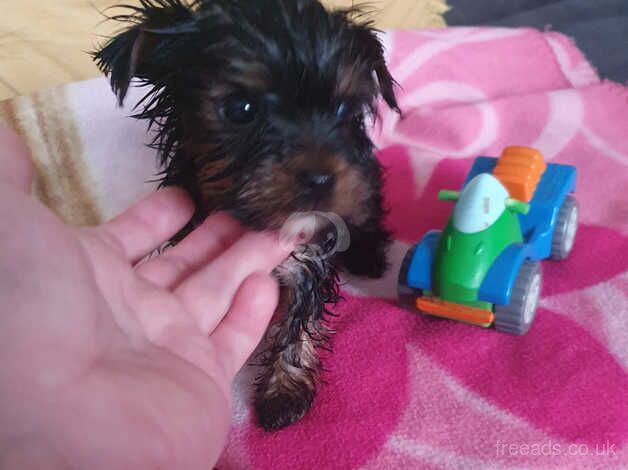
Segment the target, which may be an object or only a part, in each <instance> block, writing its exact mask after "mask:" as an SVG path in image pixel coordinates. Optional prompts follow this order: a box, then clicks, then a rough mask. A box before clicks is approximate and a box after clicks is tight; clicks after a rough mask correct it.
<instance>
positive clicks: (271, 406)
mask: <svg viewBox="0 0 628 470" xmlns="http://www.w3.org/2000/svg"><path fill="white" fill-rule="evenodd" d="M125 8H127V10H126V14H123V15H118V16H114V17H113V19H115V20H119V21H122V22H124V23H126V25H127V28H126V29H125V30H124V31H122V32H121V33H120V34H118V35H117V36H115V37H113V38H112V39H111V40H109V42H107V43H106V44H105V45H104V46H103V47H102V48H101V49H100V50H99V51H97V52H95V53H94V59H95V60H96V62H97V64H98V65H99V67H100V68H101V69H102V71H103V72H105V73H106V74H107V75H108V76H109V78H110V81H111V86H112V89H113V91H114V92H115V94H116V95H117V97H118V99H119V101H120V103H122V102H123V100H124V98H125V95H126V94H127V90H128V88H129V86H130V84H131V80H132V79H133V78H135V79H137V80H138V81H139V85H141V86H144V87H146V88H147V94H146V96H145V97H144V98H143V99H142V100H141V101H140V103H138V106H139V112H138V114H136V115H135V116H134V117H136V118H139V119H146V120H148V121H149V122H150V124H151V125H152V126H153V129H154V131H155V138H154V140H153V142H152V146H153V147H154V148H155V149H156V150H157V152H158V154H159V157H160V159H161V163H162V164H163V168H164V170H163V175H162V176H163V179H162V185H174V186H180V187H182V188H184V189H185V190H186V191H187V192H188V193H189V194H190V195H191V197H192V198H193V200H194V201H195V204H196V214H195V216H194V218H193V220H192V221H191V222H190V224H189V225H188V227H186V229H184V231H183V232H182V233H181V234H179V235H178V236H177V237H176V239H180V238H182V237H183V236H185V234H186V233H188V232H189V231H190V230H191V229H192V228H193V227H194V226H195V225H197V224H198V223H200V222H201V221H202V220H203V219H204V218H205V217H206V216H207V215H208V214H209V213H211V212H213V211H227V212H229V213H231V214H232V215H233V216H234V217H236V218H237V219H239V220H240V221H241V222H242V223H243V224H245V225H247V226H249V227H251V228H252V229H255V230H274V229H278V228H280V227H281V226H282V225H283V224H284V223H285V221H286V220H287V219H288V218H289V217H290V216H291V214H293V213H297V212H307V211H320V212H328V213H334V214H337V215H338V216H339V217H341V218H342V219H343V221H344V223H345V224H346V227H347V228H348V231H349V233H350V239H351V242H350V246H349V248H348V249H347V250H346V251H344V252H342V253H336V254H335V255H334V256H332V257H329V256H321V252H320V250H318V249H313V248H312V247H311V246H309V245H308V246H304V247H301V248H300V249H298V250H297V251H295V253H294V254H293V255H292V256H291V257H290V258H289V259H287V260H286V261H285V262H284V263H283V265H282V266H280V267H279V268H277V270H276V276H277V277H278V279H279V282H280V285H281V300H280V304H279V309H278V312H277V314H276V318H277V320H276V321H275V323H274V324H273V325H272V326H271V327H270V328H269V331H268V338H267V339H268V340H269V342H270V344H271V346H270V347H269V348H268V350H267V351H266V353H265V354H264V355H263V357H262V365H263V372H262V373H261V375H260V376H259V377H258V379H257V384H256V394H255V409H256V412H257V416H258V420H259V423H260V425H261V426H262V427H263V428H264V429H266V430H274V429H278V428H281V427H283V426H286V425H288V424H290V423H293V422H294V421H296V420H298V419H300V418H301V417H302V416H303V415H304V414H305V412H306V411H307V410H308V409H309V408H310V406H311V404H312V400H313V398H314V395H315V392H316V388H317V383H318V376H319V371H320V361H319V357H318V353H317V350H318V349H319V348H321V347H323V348H324V347H326V341H327V340H328V334H329V333H330V331H329V329H328V328H327V327H326V326H325V318H324V317H325V315H326V314H328V313H329V311H328V309H327V306H328V305H329V304H333V303H334V302H335V301H336V300H337V298H338V295H337V293H338V286H337V277H336V268H339V269H344V270H346V271H348V272H350V273H352V274H355V275H361V276H368V277H379V276H381V275H382V274H383V272H384V271H385V269H386V267H387V262H386V248H387V245H388V244H389V241H390V237H389V234H388V232H387V231H386V230H385V228H384V226H383V216H384V209H383V207H382V195H381V186H382V169H381V167H380V165H379V163H378V161H377V160H376V158H375V157H374V156H373V144H372V142H371V141H370V139H369V137H368V135H367V132H366V126H367V125H368V124H369V123H370V122H372V120H373V118H374V117H375V113H376V104H377V100H378V98H379V97H380V96H381V97H382V98H383V99H384V101H385V102H386V103H387V104H388V106H389V107H391V108H393V109H395V110H397V111H398V107H397V102H396V100H395V94H394V87H395V82H394V80H393V79H392V77H391V76H390V73H389V71H388V69H387V67H386V63H385V60H384V55H383V48H382V45H381V43H380V41H379V40H378V38H377V36H376V34H375V33H376V32H375V30H374V29H373V28H372V26H371V24H370V23H369V22H368V21H366V20H364V17H363V15H362V14H361V13H360V12H359V11H356V10H339V11H327V10H326V9H325V8H324V7H323V6H322V5H321V4H320V3H319V2H318V0H195V1H192V2H186V1H185V0H141V2H140V6H128V7H125ZM175 241H176V240H175Z"/></svg>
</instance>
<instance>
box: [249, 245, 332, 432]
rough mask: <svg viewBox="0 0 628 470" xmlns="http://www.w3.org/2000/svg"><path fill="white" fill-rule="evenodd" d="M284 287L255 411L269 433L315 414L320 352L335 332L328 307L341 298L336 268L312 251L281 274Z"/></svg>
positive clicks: (290, 262) (304, 250)
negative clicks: (327, 319)
mask: <svg viewBox="0 0 628 470" xmlns="http://www.w3.org/2000/svg"><path fill="white" fill-rule="evenodd" d="M276 275H277V277H278V278H279V281H280V283H281V285H282V290H281V300H280V303H279V309H278V312H277V314H278V315H279V316H280V320H279V321H278V322H277V323H275V324H273V325H272V326H271V328H270V329H269V331H268V338H269V339H270V343H271V345H270V348H269V349H268V350H267V351H266V352H265V354H264V355H263V358H262V367H263V372H262V373H261V374H260V376H259V377H258V379H257V384H256V396H255V409H256V412H257V417H258V420H259V423H260V425H261V426H262V427H263V428H264V429H265V430H267V431H272V430H276V429H280V428H282V427H284V426H287V425H289V424H291V423H294V422H295V421H298V420H299V419H301V417H303V415H304V414H305V413H306V412H307V411H308V410H309V408H310V407H311V405H312V401H313V399H314V395H315V394H316V388H317V383H318V378H319V371H320V360H319V357H318V352H317V348H318V347H325V343H326V342H327V340H328V335H329V334H330V333H331V330H330V329H329V328H328V327H327V326H326V325H325V322H324V315H325V314H326V313H328V311H327V310H326V304H328V303H335V302H336V301H337V298H338V288H337V280H336V274H335V271H334V270H333V267H332V265H331V262H330V261H329V260H328V259H327V258H325V257H320V256H318V254H317V253H316V251H315V250H313V249H312V248H311V247H302V248H300V249H299V251H298V252H296V253H294V254H293V255H292V257H291V258H289V259H288V260H287V261H286V262H284V263H283V264H282V266H280V267H279V268H277V270H276Z"/></svg>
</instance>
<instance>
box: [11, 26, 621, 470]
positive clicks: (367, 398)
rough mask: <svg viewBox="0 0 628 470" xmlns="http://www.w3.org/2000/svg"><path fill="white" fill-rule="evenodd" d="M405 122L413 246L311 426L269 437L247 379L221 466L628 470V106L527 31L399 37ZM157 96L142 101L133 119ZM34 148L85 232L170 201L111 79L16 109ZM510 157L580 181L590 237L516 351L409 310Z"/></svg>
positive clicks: (571, 53)
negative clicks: (147, 198) (450, 226)
mask: <svg viewBox="0 0 628 470" xmlns="http://www.w3.org/2000/svg"><path fill="white" fill-rule="evenodd" d="M383 39H384V41H385V44H386V47H387V50H388V51H389V52H388V53H389V63H390V66H391V70H392V73H393V75H394V76H395V77H396V78H397V80H398V81H399V83H400V85H401V89H400V96H399V100H400V103H401V107H402V109H403V111H404V118H403V119H399V117H397V116H396V115H395V114H393V113H390V112H388V111H387V110H385V109H382V116H381V119H380V121H379V122H378V124H377V126H376V128H375V131H374V135H373V137H374V139H375V141H376V143H377V144H378V146H379V147H380V149H381V151H380V154H379V156H380V158H381V161H382V163H383V164H384V165H385V166H386V167H387V186H386V201H387V204H388V206H389V208H390V215H389V218H388V224H389V226H390V227H391V229H392V230H393V232H394V237H395V240H396V242H395V244H394V246H393V248H392V250H391V258H392V268H391V270H390V272H389V274H388V275H387V276H386V278H385V279H383V280H380V281H368V282H366V281H362V280H356V279H346V285H345V288H344V297H345V299H346V300H345V301H344V302H341V303H340V304H338V306H337V307H336V308H335V311H336V313H338V314H339V316H338V317H337V318H336V319H334V320H333V326H334V327H335V328H336V329H337V331H338V333H337V335H336V336H335V338H334V352H333V354H332V355H330V356H329V357H326V361H325V365H326V368H327V371H326V372H325V374H324V379H325V383H324V384H323V385H322V386H321V387H320V393H319V395H318V396H317V398H316V401H315V403H314V407H313V409H312V411H311V412H310V413H309V414H308V415H307V416H306V417H305V418H304V419H303V420H302V421H301V422H300V423H298V424H296V425H294V426H291V427H289V428H287V429H285V430H282V431H280V432H277V433H274V434H265V433H264V432H262V431H261V430H260V429H259V428H257V427H256V426H255V424H254V422H253V416H252V413H251V411H250V406H249V398H248V390H249V388H248V387H247V386H246V384H247V381H248V380H249V378H250V376H251V371H250V370H244V371H243V373H242V374H241V376H240V377H239V380H238V383H237V384H236V387H235V390H234V394H235V409H234V415H233V431H232V433H231V437H230V440H229V444H228V446H227V448H226V450H225V452H224V454H223V456H222V458H221V459H220V462H219V464H218V468H219V469H220V470H227V469H243V468H252V469H265V468H273V469H314V468H322V469H343V470H344V469H357V468H362V469H397V468H417V469H432V468H447V469H471V468H527V469H548V468H572V469H585V468H628V374H627V371H628V195H627V191H628V138H627V137H628V90H627V89H626V88H625V87H623V86H620V85H617V84H614V83H610V82H601V81H600V80H599V78H598V76H597V75H596V72H595V70H593V69H592V67H591V66H590V65H589V64H588V63H587V61H586V59H585V58H584V57H583V55H582V54H581V53H580V52H579V51H578V50H577V48H576V47H575V46H574V45H573V44H572V42H571V41H570V40H569V39H567V38H566V37H564V36H561V35H560V34H557V33H539V32H536V31H533V30H526V29H494V28H451V29H446V30H435V31H425V32H419V31H397V32H391V33H388V34H386V35H384V36H383ZM138 96H139V95H137V94H136V95H135V96H132V97H131V99H130V100H129V102H130V103H132V102H133V101H134V98H137V97H138ZM2 114H3V116H4V119H5V120H6V121H8V122H9V123H10V124H11V125H13V126H14V127H16V128H17V129H18V130H19V131H20V132H22V133H23V134H24V135H25V137H26V138H27V140H28V142H29V144H30V146H31V148H32V149H33V151H34V154H35V157H36V163H37V169H38V178H37V182H36V190H37V194H38V195H39V196H40V197H41V198H42V199H43V200H44V201H45V202H46V203H47V204H49V205H50V206H51V207H53V208H54V209H55V210H56V211H58V212H59V213H60V214H61V215H62V216H63V217H65V218H66V219H68V220H70V221H73V222H76V223H87V222H97V221H99V220H102V219H103V218H108V217H110V216H112V215H113V214H115V213H116V212H118V211H120V210H122V209H123V208H124V207H125V206H127V205H128V204H130V203H131V202H132V201H133V200H135V199H137V198H138V197H139V196H140V195H141V194H142V193H145V192H147V191H150V190H151V189H152V188H151V185H149V184H145V183H144V181H146V180H148V179H150V178H151V176H152V175H153V173H154V171H155V167H154V158H153V155H152V152H151V151H149V150H148V149H146V148H145V147H144V146H143V143H144V142H146V141H147V140H148V139H147V137H146V135H145V125H144V124H143V123H138V122H135V121H133V120H132V119H129V118H127V117H126V115H128V114H130V109H129V108H126V109H123V110H119V109H117V108H116V107H115V100H114V98H113V96H112V95H111V94H110V92H109V90H108V88H107V84H106V82H105V81H104V80H95V81H91V82H85V83H79V84H76V85H72V86H69V87H67V88H65V89H62V90H57V91H54V92H50V93H44V94H40V95H37V96H35V97H32V98H21V99H18V100H15V101H13V102H10V103H5V104H4V105H3V107H2ZM507 145H529V146H533V147H536V148H538V149H540V150H541V151H542V152H543V153H544V154H545V156H546V158H547V159H548V160H549V161H554V162H561V163H569V164H573V165H576V166H577V167H578V170H579V182H578V189H577V196H578V199H579V201H580V206H581V226H580V231H579V234H578V236H577V240H576V245H575V248H574V252H573V253H572V255H571V257H570V258H569V259H568V260H566V261H564V262H559V263H557V262H550V261H547V262H545V263H544V264H543V273H544V285H543V290H542V301H541V306H540V309H539V312H538V313H537V319H536V321H535V323H534V325H533V326H532V328H531V330H530V332H529V333H528V334H527V335H525V336H523V337H513V336H509V335H505V334H500V333H496V332H495V331H492V330H485V329H482V328H478V327H472V326H468V325H464V324H461V323H455V322H452V321H447V320H440V319H433V318H426V317H421V316H416V315H413V314H411V313H409V312H407V311H404V310H402V309H400V308H398V307H397V305H396V304H395V299H394V296H395V287H396V276H397V271H398V269H399V264H400V262H401V258H402V257H403V255H404V253H405V251H406V250H407V249H408V247H409V246H410V245H411V244H413V243H415V242H416V241H418V240H419V239H420V237H421V236H422V235H423V233H424V232H425V231H427V230H429V229H432V228H440V227H442V226H443V225H444V223H445V219H446V217H447V212H448V210H449V206H447V205H443V204H442V203H439V202H437V201H436V194H437V191H438V190H439V189H442V188H452V189H456V188H458V187H460V185H461V184H462V182H463V179H464V177H465V175H466V173H467V171H468V170H469V168H470V166H471V163H472V160H473V158H474V157H475V156H477V155H479V154H483V155H498V154H499V153H500V151H501V149H502V148H503V147H504V146H507Z"/></svg>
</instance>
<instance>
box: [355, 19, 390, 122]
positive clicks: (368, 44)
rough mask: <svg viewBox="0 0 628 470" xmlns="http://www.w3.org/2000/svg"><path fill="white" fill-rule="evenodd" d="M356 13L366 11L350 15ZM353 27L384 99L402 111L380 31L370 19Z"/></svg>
mask: <svg viewBox="0 0 628 470" xmlns="http://www.w3.org/2000/svg"><path fill="white" fill-rule="evenodd" d="M356 14H357V16H358V18H360V17H363V16H364V12H363V11H362V10H359V9H356V10H355V11H351V12H349V15H352V16H354V15H356ZM352 29H353V35H354V36H353V44H354V46H355V47H357V48H358V49H359V51H360V54H361V55H362V57H364V59H365V60H366V61H367V63H368V64H370V67H371V70H372V71H373V72H374V73H375V76H376V77H377V82H378V83H379V92H380V94H381V95H382V98H384V101H385V102H386V104H387V105H388V106H389V107H390V108H391V109H393V110H395V111H397V112H398V113H401V111H400V109H399V105H398V104H397V98H396V97H395V87H396V86H397V82H395V80H394V79H393V77H392V75H391V74H390V71H389V70H388V66H387V65H386V59H385V58H384V46H383V45H382V43H381V41H380V40H379V38H378V37H377V33H379V32H380V31H378V30H377V29H375V28H373V26H372V23H371V22H370V21H365V22H361V23H360V22H354V23H353V27H352Z"/></svg>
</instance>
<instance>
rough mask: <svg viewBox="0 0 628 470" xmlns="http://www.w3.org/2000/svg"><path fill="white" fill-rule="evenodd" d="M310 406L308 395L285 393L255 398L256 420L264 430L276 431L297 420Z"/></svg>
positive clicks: (310, 399) (310, 400) (310, 401)
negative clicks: (299, 395)
mask: <svg viewBox="0 0 628 470" xmlns="http://www.w3.org/2000/svg"><path fill="white" fill-rule="evenodd" d="M311 406H312V398H311V397H310V396H303V397H298V396H294V395H290V394H287V393H286V394H280V395H274V396H272V397H269V398H262V397H258V398H257V399H256V400H255V411H256V413H257V420H258V422H259V425H260V426H261V427H262V428H263V429H264V430H265V431H277V430H279V429H281V428H284V427H286V426H289V425H290V424H292V423H295V422H296V421H299V420H300V419H301V418H302V417H303V415H305V413H306V412H307V411H308V410H309V409H310V407H311Z"/></svg>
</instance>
